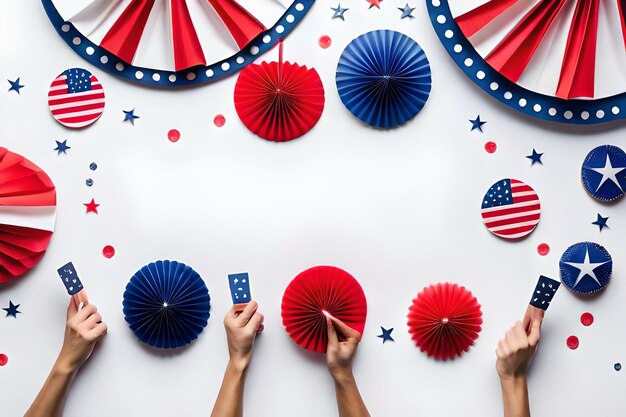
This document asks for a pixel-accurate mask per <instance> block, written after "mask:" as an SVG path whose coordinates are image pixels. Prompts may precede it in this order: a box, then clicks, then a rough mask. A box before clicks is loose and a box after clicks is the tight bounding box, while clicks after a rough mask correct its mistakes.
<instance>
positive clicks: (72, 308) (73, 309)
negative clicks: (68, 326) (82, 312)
mask: <svg viewBox="0 0 626 417" xmlns="http://www.w3.org/2000/svg"><path fill="white" fill-rule="evenodd" d="M76 313H78V307H77V306H76V303H75V302H74V299H73V298H70V303H69V304H68V306H67V320H68V321H69V319H71V318H72V317H74V316H75V315H76Z"/></svg>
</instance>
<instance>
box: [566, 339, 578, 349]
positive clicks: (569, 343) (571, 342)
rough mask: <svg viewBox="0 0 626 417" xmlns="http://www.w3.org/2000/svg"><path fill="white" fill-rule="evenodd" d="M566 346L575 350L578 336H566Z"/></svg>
mask: <svg viewBox="0 0 626 417" xmlns="http://www.w3.org/2000/svg"><path fill="white" fill-rule="evenodd" d="M567 347H568V348H570V349H572V350H575V349H578V338H577V337H576V336H570V337H568V338H567Z"/></svg>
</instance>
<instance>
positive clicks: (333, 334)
mask: <svg viewBox="0 0 626 417" xmlns="http://www.w3.org/2000/svg"><path fill="white" fill-rule="evenodd" d="M326 331H327V334H328V346H327V347H326V350H327V351H328V350H330V349H329V348H330V347H331V346H337V345H339V337H338V336H337V331H336V330H335V326H333V322H332V320H331V319H330V317H328V316H327V317H326Z"/></svg>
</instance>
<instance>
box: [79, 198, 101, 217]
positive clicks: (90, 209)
mask: <svg viewBox="0 0 626 417" xmlns="http://www.w3.org/2000/svg"><path fill="white" fill-rule="evenodd" d="M99 205H100V204H96V202H95V201H94V199H93V198H92V199H91V201H90V202H89V203H83V206H85V207H87V211H86V212H85V214H87V213H96V214H98V206H99Z"/></svg>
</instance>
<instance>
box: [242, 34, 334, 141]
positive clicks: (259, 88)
mask: <svg viewBox="0 0 626 417" xmlns="http://www.w3.org/2000/svg"><path fill="white" fill-rule="evenodd" d="M235 109H236V110H237V114H238V115H239V118H240V119H241V121H242V122H243V124H244V125H246V127H247V128H248V129H250V130H251V131H252V132H253V133H255V134H257V135H259V136H260V137H262V138H263V139H267V140H271V141H275V142H285V141H289V140H292V139H296V138H298V137H300V136H302V135H304V134H305V133H307V132H308V131H309V130H311V129H312V128H313V126H315V124H316V123H317V121H318V120H319V118H320V117H321V115H322V110H323V109H324V86H323V85H322V80H321V79H320V76H319V75H318V73H317V71H315V69H314V68H310V69H309V68H307V67H306V66H302V67H301V66H300V65H298V64H292V63H290V62H283V44H282V43H281V44H280V46H279V58H278V62H269V63H268V62H262V63H261V64H260V65H257V64H252V65H249V66H247V67H246V68H244V69H243V70H242V71H241V74H239V78H238V79H237V83H236V84H235Z"/></svg>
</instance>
